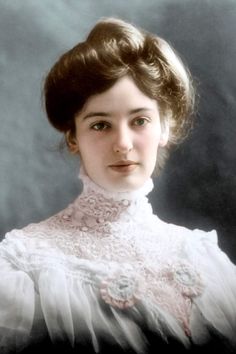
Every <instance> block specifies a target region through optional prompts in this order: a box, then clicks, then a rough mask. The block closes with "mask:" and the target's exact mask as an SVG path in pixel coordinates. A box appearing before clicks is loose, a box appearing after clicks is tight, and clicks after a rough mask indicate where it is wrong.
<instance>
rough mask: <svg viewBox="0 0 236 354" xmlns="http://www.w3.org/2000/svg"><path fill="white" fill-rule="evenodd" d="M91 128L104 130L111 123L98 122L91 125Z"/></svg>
mask: <svg viewBox="0 0 236 354" xmlns="http://www.w3.org/2000/svg"><path fill="white" fill-rule="evenodd" d="M90 128H91V129H93V130H97V131H102V130H106V129H108V128H109V125H108V124H107V123H106V122H98V123H95V124H93V125H91V127H90Z"/></svg>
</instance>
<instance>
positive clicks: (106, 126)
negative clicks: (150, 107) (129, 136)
mask: <svg viewBox="0 0 236 354" xmlns="http://www.w3.org/2000/svg"><path fill="white" fill-rule="evenodd" d="M140 121H143V124H137V123H138V122H140ZM150 121H151V120H150V118H146V117H138V118H135V119H133V121H132V125H134V126H137V127H144V126H145V125H146V124H147V123H150ZM98 126H100V128H98ZM101 126H102V127H101ZM109 128H111V125H110V123H108V122H106V121H99V122H96V123H94V124H92V125H91V126H90V129H92V130H95V131H104V130H107V129H109Z"/></svg>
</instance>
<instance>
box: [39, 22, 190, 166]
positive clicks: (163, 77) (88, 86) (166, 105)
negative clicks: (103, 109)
mask: <svg viewBox="0 0 236 354" xmlns="http://www.w3.org/2000/svg"><path fill="white" fill-rule="evenodd" d="M125 75H129V76H130V77H132V79H133V80H134V82H135V84H136V85H137V87H138V88H139V89H140V90H141V91H142V92H143V93H144V94H146V95H147V96H149V97H150V98H152V99H155V100H156V101H157V103H158V106H159V108H160V116H161V122H162V124H167V123H168V125H169V140H168V144H167V145H166V146H165V147H164V148H160V151H159V154H158V161H157V171H159V170H160V169H161V168H162V167H163V165H164V162H165V160H166V158H167V156H168V151H169V149H170V147H171V146H173V145H174V144H177V143H179V142H180V141H181V140H182V139H183V138H184V137H185V136H186V135H187V132H188V131H189V128H190V127H191V121H192V120H191V117H192V113H193V107H194V96H195V95H194V89H193V84H192V79H191V76H190V73H189V71H188V69H187V68H186V67H185V65H184V64H183V62H182V61H181V59H180V58H179V56H178V55H177V54H176V52H175V51H174V50H173V49H172V47H171V46H170V45H169V44H168V43H167V42H166V41H165V40H164V39H162V38H160V37H158V36H156V35H154V34H152V33H149V32H147V31H144V30H141V29H139V28H137V27H136V26H134V25H132V24H130V23H127V22H124V21H123V20H120V19H115V18H107V19H102V20H101V21H99V22H98V23H97V24H96V25H95V26H94V28H93V29H92V30H91V32H90V33H89V35H88V37H87V39H86V40H85V41H84V42H81V43H78V44H77V45H76V46H75V47H74V48H72V49H71V50H69V51H68V52H66V53H65V54H63V55H62V56H61V57H60V58H59V60H58V61H57V62H56V63H55V65H54V66H53V67H52V68H51V70H50V71H49V73H48V75H47V77H46V80H45V84H44V97H45V108H46V113H47V117H48V119H49V121H50V123H51V124H52V125H53V126H54V127H55V128H56V129H57V130H59V131H60V132H63V133H64V134H65V135H66V136H73V134H75V116H76V115H77V114H78V113H79V112H80V111H81V110H82V108H83V106H84V104H85V103H86V101H87V100H88V98H90V97H91V96H93V95H96V94H99V93H102V92H104V91H106V90H108V89H109V88H111V87H112V86H113V85H114V83H115V82H116V81H117V80H118V79H119V78H121V77H123V76H125ZM68 132H69V134H68Z"/></svg>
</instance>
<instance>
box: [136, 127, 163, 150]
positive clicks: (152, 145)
mask: <svg viewBox="0 0 236 354" xmlns="http://www.w3.org/2000/svg"><path fill="white" fill-rule="evenodd" d="M159 141H160V134H159V132H156V131H155V130H153V131H149V132H147V133H146V134H144V135H143V136H142V138H141V139H139V142H138V144H139V148H140V150H142V151H143V152H145V153H147V154H152V153H155V154H156V152H157V149H158V145H159Z"/></svg>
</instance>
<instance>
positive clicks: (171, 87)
mask: <svg viewBox="0 0 236 354" xmlns="http://www.w3.org/2000/svg"><path fill="white" fill-rule="evenodd" d="M193 102H194V92H193V88H192V84H191V79H190V76H189V74H188V72H187V70H186V68H185V67H184V66H183V64H182V62H181V61H180V59H179V58H178V56H177V55H176V54H175V53H174V51H173V50H172V49H171V48H170V46H169V45H168V44H167V43H166V42H165V41H164V40H163V39H161V38H159V37H156V36H155V35H153V34H150V33H148V32H145V31H142V30H139V29H138V28H136V27H134V26H133V25H131V24H128V23H125V22H124V21H121V20H118V19H105V20H102V21H99V22H98V23H97V24H96V26H95V27H94V28H93V29H92V31H91V32H90V34H89V35H88V38H87V39H86V41H85V42H82V43H79V44H78V45H77V46H75V47H74V48H73V49H71V50H70V51H68V52H67V53H65V54H64V55H63V56H62V57H61V58H59V60H58V61H57V62H56V63H55V65H54V66H53V68H52V69H51V70H50V72H49V73H48V75H47V78H46V81H45V105H46V111H47V116H48V118H49V121H50V122H51V124H52V125H53V126H54V127H55V128H56V129H58V130H59V131H61V132H63V133H64V135H65V138H66V142H67V145H68V147H69V149H70V151H71V152H72V153H74V154H78V156H79V157H80V162H81V168H80V178H81V179H82V181H83V191H82V194H81V195H80V196H79V197H78V198H77V199H76V200H75V201H74V202H73V203H72V204H70V205H69V206H68V207H67V208H66V209H65V210H63V211H61V212H60V213H58V214H57V215H54V216H52V217H51V218H49V219H48V220H45V221H42V222H40V223H39V224H31V225H29V226H27V227H25V228H24V229H22V230H13V231H11V232H9V233H8V234H7V235H6V237H5V239H4V240H3V241H2V243H1V246H0V255H1V258H0V259H1V268H0V269H1V277H0V282H1V286H0V328H1V332H0V333H1V334H0V344H1V348H2V351H1V353H2V352H3V353H4V352H6V353H8V352H10V351H11V350H13V351H23V350H24V351H26V352H34V353H35V352H36V350H37V349H38V350H39V351H41V350H42V348H44V347H47V348H48V347H50V348H51V349H54V348H55V349H56V352H61V351H64V350H65V352H66V353H68V352H70V351H73V350H74V351H78V352H79V353H81V352H83V350H84V352H86V353H88V352H91V353H93V352H101V353H103V352H105V351H107V350H108V349H109V348H110V349H112V351H113V352H129V353H152V352H153V353H156V352H157V350H158V351H159V352H160V351H161V350H162V349H163V350H164V349H165V348H166V347H167V348H174V349H176V348H179V349H180V350H182V351H185V350H187V351H189V350H192V351H194V352H196V351H197V350H198V349H199V350H201V353H202V350H203V349H206V351H207V350H209V349H212V348H213V349H214V348H218V349H219V348H220V349H221V352H223V351H225V352H226V351H227V352H231V351H232V352H233V350H234V348H235V346H236V341H235V329H236V306H235V296H236V271H235V266H234V265H233V264H232V263H231V262H230V260H229V259H228V257H227V256H226V255H225V254H224V253H223V252H222V251H221V250H220V249H219V247H218V246H217V236H216V233H215V231H212V232H208V233H207V232H204V231H201V230H194V231H191V230H188V229H186V228H184V227H180V226H176V225H172V224H167V223H165V222H163V221H162V220H160V219H159V218H158V217H157V216H155V215H153V213H152V208H151V206H150V204H149V203H148V199H147V197H146V196H147V195H148V193H149V192H150V191H151V190H152V188H153V183H152V180H151V176H152V174H153V173H154V172H155V173H157V172H158V171H159V170H160V169H161V168H162V166H163V163H164V161H165V159H166V156H167V155H168V151H169V149H170V147H171V146H172V145H173V144H175V143H177V142H179V141H180V140H181V138H183V136H184V135H185V134H186V131H187V129H186V128H187V127H188V126H189V122H190V116H191V112H192V109H193ZM39 348H40V349H39Z"/></svg>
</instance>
